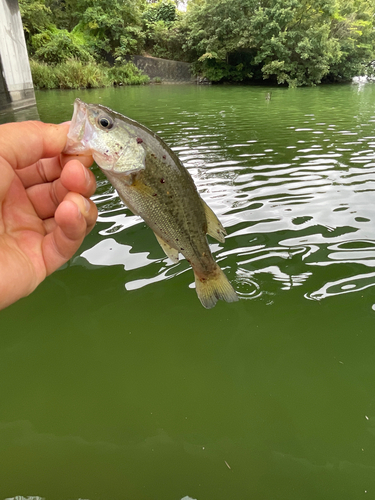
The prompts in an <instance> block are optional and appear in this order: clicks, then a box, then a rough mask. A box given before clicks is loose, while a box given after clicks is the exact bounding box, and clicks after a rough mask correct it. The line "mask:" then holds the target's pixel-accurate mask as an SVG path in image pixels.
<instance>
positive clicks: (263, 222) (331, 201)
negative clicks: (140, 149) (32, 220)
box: [0, 84, 375, 500]
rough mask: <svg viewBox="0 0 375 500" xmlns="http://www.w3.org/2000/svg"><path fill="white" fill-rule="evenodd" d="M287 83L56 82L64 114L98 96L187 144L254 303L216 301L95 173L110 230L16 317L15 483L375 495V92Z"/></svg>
mask: <svg viewBox="0 0 375 500" xmlns="http://www.w3.org/2000/svg"><path fill="white" fill-rule="evenodd" d="M268 91H269V89H265V88H261V87H242V86H238V87H237V86H235V87H230V86H221V87H219V86H217V87H216V86H213V87H211V86H210V87H206V86H193V85H191V86H173V85H170V86H166V85H165V86H147V87H132V88H118V89H101V90H91V91H87V90H86V91H63V92H62V91H61V92H60V91H48V92H39V93H37V102H38V112H39V116H40V118H41V119H42V120H44V121H52V122H56V123H57V122H62V121H65V120H68V119H70V117H71V114H72V109H73V108H72V103H73V101H74V98H75V97H80V98H81V99H82V100H84V101H87V102H100V103H102V104H105V105H107V106H109V107H112V108H114V109H116V110H117V111H119V112H121V113H124V114H126V115H128V116H129V117H131V118H133V119H136V120H138V121H140V122H142V123H144V124H145V125H146V126H148V127H149V128H151V129H152V130H155V131H156V132H158V133H159V135H160V136H161V137H162V138H163V139H164V140H165V141H166V142H167V143H168V144H169V145H171V147H172V148H173V150H174V151H175V152H176V153H177V154H178V155H179V157H180V158H181V160H182V162H183V163H184V165H185V166H186V167H187V168H188V169H189V171H190V172H191V174H192V176H193V178H194V180H195V182H196V184H197V186H198V189H199V191H200V193H201V195H202V197H203V198H204V199H205V200H206V201H207V203H208V204H209V205H210V206H211V207H212V208H213V209H214V211H215V212H216V213H217V215H218V216H219V218H220V220H221V221H222V222H223V224H224V226H225V227H226V229H227V232H228V237H227V238H226V242H225V244H221V243H217V242H214V241H213V240H211V250H212V252H213V254H214V256H215V258H216V260H217V261H218V262H219V263H220V266H221V267H222V268H223V269H224V270H225V272H226V274H227V276H228V277H229V279H230V280H231V282H232V283H233V285H234V287H235V289H236V290H237V291H238V293H239V295H240V297H241V300H240V302H239V303H235V304H226V303H218V304H217V306H216V307H215V308H214V309H212V310H209V311H207V310H205V309H204V308H203V307H202V306H201V304H200V302H199V301H198V299H197V297H196V294H195V290H194V289H193V273H192V271H191V269H190V267H189V266H188V265H187V262H186V261H185V260H181V261H180V263H178V264H172V263H171V261H169V260H168V259H167V258H166V257H165V256H164V254H163V251H162V250H161V248H160V247H159V245H158V243H157V241H156V239H155V237H154V235H153V234H152V232H151V230H150V229H148V228H147V227H146V226H145V224H144V223H143V221H142V220H141V219H140V218H139V217H136V216H134V215H133V214H132V213H131V212H130V211H129V210H128V209H127V208H126V207H124V205H123V204H122V202H121V201H120V200H119V198H118V196H117V194H116V192H115V191H114V190H113V188H112V187H111V186H110V185H109V184H108V182H107V180H106V178H105V177H104V176H103V174H102V173H101V172H100V171H99V170H98V169H97V168H95V169H94V171H95V174H96V176H97V181H98V190H97V193H96V194H95V196H94V198H93V199H94V200H95V202H96V203H97V205H98V209H99V213H100V215H99V219H98V223H97V225H96V227H95V229H94V230H93V231H92V233H91V234H90V235H89V236H88V237H87V238H86V240H85V242H84V243H83V246H82V248H81V249H80V251H79V252H78V253H77V255H76V256H75V257H74V258H73V259H72V260H71V261H70V262H69V263H68V264H67V265H66V266H64V267H63V268H62V269H61V270H59V271H58V272H56V273H55V274H54V275H52V276H51V277H49V278H48V279H47V280H46V281H45V282H44V283H43V284H42V285H41V286H40V287H39V288H38V289H37V291H36V292H35V293H34V294H32V295H31V296H30V297H28V298H26V299H23V300H21V301H20V302H18V303H17V304H14V305H13V306H11V307H10V308H8V309H6V310H4V311H2V312H0V329H1V336H0V381H1V386H0V387H1V389H0V390H1V393H0V396H1V397H0V463H1V464H2V467H1V472H0V476H1V477H0V498H6V497H14V496H15V495H21V494H22V495H25V496H26V495H39V496H42V497H45V498H46V499H47V500H60V499H61V500H65V499H69V498H71V499H78V498H87V499H91V500H99V499H103V500H104V499H119V500H122V499H124V500H128V499H129V500H149V499H150V500H151V499H152V500H159V499H160V500H180V499H181V498H183V497H185V496H187V495H188V496H190V497H191V498H194V499H197V500H228V499H235V500H237V499H238V500H240V499H248V498H254V499H257V500H262V499H264V500H269V499H278V500H284V499H285V500H300V499H301V498H303V499H304V500H320V499H322V500H323V499H324V500H326V499H328V498H329V499H330V500H331V499H340V500H342V499H353V498H362V497H364V498H373V497H374V496H375V384H374V382H375V329H374V326H375V289H374V288H373V286H374V285H375V223H374V222H375V215H374V200H375V132H374V124H375V110H374V105H373V103H374V102H375V86H373V85H371V84H368V85H361V86H358V85H345V86H321V87H316V88H306V89H294V90H292V89H285V88H275V89H272V95H271V101H267V100H266V99H265V96H266V93H267V92H268ZM0 119H1V118H0ZM21 119H22V118H21ZM4 120H5V119H4V117H3V121H4Z"/></svg>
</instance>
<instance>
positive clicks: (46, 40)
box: [31, 26, 93, 64]
mask: <svg viewBox="0 0 375 500" xmlns="http://www.w3.org/2000/svg"><path fill="white" fill-rule="evenodd" d="M31 46H32V48H33V51H34V57H35V59H36V60H38V61H40V62H46V63H50V64H59V63H62V62H66V61H67V60H68V59H72V58H76V59H79V60H80V61H83V62H89V61H93V56H92V54H91V53H90V50H89V48H88V47H86V46H85V44H84V41H83V40H82V38H81V37H80V36H79V35H77V34H75V33H73V32H72V33H69V32H68V31H67V30H59V29H57V28H56V27H55V26H53V27H50V28H49V29H48V30H45V31H43V32H42V33H39V34H37V35H34V36H33V37H32V39H31Z"/></svg>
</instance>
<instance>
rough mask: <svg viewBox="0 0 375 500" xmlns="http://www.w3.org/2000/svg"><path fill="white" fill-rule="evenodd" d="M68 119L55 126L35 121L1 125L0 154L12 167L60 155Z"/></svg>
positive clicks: (15, 167) (21, 166) (64, 140)
mask: <svg viewBox="0 0 375 500" xmlns="http://www.w3.org/2000/svg"><path fill="white" fill-rule="evenodd" d="M68 130H69V122H67V123H62V124H60V125H56V124H53V123H43V122H38V121H29V122H18V123H6V124H4V125H0V156H2V157H3V158H4V159H5V160H6V161H7V162H8V163H9V164H10V165H11V166H12V167H13V168H14V169H19V168H24V167H27V166H29V165H32V164H33V163H36V162H37V161H38V160H40V159H41V158H52V157H54V156H57V155H59V154H60V153H61V152H62V150H63V149H64V147H65V143H66V138H67V134H68Z"/></svg>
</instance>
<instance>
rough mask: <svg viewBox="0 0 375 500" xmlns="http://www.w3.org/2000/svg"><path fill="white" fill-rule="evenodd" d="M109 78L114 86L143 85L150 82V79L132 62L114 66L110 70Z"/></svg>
mask: <svg viewBox="0 0 375 500" xmlns="http://www.w3.org/2000/svg"><path fill="white" fill-rule="evenodd" d="M108 76H109V79H110V81H111V83H112V84H113V85H143V84H145V83H149V82H150V79H149V77H148V76H147V75H144V74H143V73H142V71H141V70H139V69H138V68H137V67H136V66H135V65H134V64H133V63H131V62H128V63H127V64H124V65H122V66H118V65H116V66H113V67H112V68H110V69H109V70H108Z"/></svg>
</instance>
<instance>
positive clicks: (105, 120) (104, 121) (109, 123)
mask: <svg viewBox="0 0 375 500" xmlns="http://www.w3.org/2000/svg"><path fill="white" fill-rule="evenodd" d="M98 122H99V125H100V126H101V127H103V128H105V129H107V130H110V129H111V128H112V127H113V120H112V119H111V118H109V117H106V116H102V117H101V118H99V120H98Z"/></svg>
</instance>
